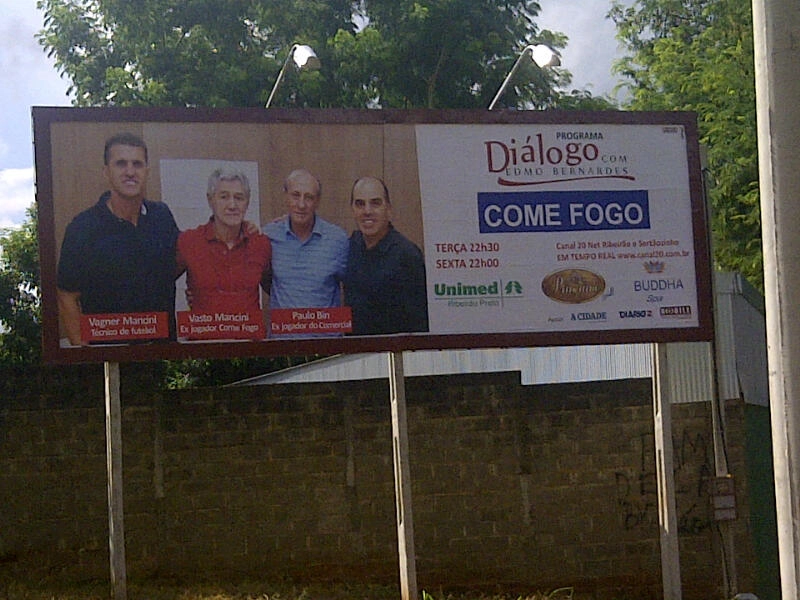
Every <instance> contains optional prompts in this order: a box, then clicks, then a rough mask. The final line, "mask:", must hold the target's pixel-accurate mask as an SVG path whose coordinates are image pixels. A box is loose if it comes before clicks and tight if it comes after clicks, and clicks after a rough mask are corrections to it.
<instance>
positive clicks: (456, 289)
mask: <svg viewBox="0 0 800 600" xmlns="http://www.w3.org/2000/svg"><path fill="white" fill-rule="evenodd" d="M433 293H434V294H436V295H437V296H451V297H456V298H463V297H465V296H499V295H500V282H498V281H492V282H491V283H483V284H477V285H474V284H468V283H461V282H458V283H456V284H452V285H448V284H446V283H437V284H434V286H433Z"/></svg>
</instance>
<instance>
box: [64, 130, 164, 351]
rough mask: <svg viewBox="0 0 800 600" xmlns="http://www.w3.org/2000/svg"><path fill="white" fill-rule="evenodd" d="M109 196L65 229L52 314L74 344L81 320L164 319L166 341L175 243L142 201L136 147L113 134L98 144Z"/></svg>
mask: <svg viewBox="0 0 800 600" xmlns="http://www.w3.org/2000/svg"><path fill="white" fill-rule="evenodd" d="M103 162H104V167H103V174H104V175H105V177H106V179H107V181H108V185H109V190H108V191H106V192H104V193H103V194H102V195H101V196H100V199H99V200H98V201H97V204H95V205H94V206H92V207H91V208H88V209H86V210H85V211H83V212H81V213H80V214H78V215H77V216H76V217H75V218H74V219H73V220H72V222H71V223H70V224H69V225H68V226H67V230H66V233H65V234H64V242H63V244H62V246H61V255H60V258H59V263H58V282H57V285H58V289H57V294H58V307H59V315H60V317H61V321H62V324H63V326H64V331H65V334H66V336H67V338H68V339H69V342H70V343H71V344H73V345H79V344H81V331H80V319H81V315H83V314H98V313H141V312H166V313H167V314H168V318H169V323H170V333H171V334H174V311H175V275H176V263H175V244H176V240H177V238H178V227H177V225H176V224H175V219H174V218H173V216H172V212H171V211H170V210H169V207H168V206H167V205H166V204H164V203H162V202H152V201H150V200H146V199H145V197H144V195H145V187H146V184H147V175H148V170H149V168H148V163H147V146H146V145H145V143H144V141H143V140H142V139H141V138H139V137H137V136H135V135H133V134H130V133H121V134H118V135H115V136H113V137H111V138H109V139H108V140H107V141H106V144H105V149H104V153H103Z"/></svg>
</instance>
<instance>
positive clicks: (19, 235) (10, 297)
mask: <svg viewBox="0 0 800 600" xmlns="http://www.w3.org/2000/svg"><path fill="white" fill-rule="evenodd" d="M37 224H38V216H37V212H36V206H35V205H33V206H31V207H30V208H29V209H28V210H27V218H26V220H25V222H24V223H23V224H22V226H21V227H19V228H10V229H3V230H0V299H2V303H0V365H17V364H27V363H31V362H37V361H38V360H39V357H40V356H41V343H40V339H41V326H40V319H39V316H40V310H39V309H40V307H39V302H40V298H39V281H40V278H39V244H38V238H37Z"/></svg>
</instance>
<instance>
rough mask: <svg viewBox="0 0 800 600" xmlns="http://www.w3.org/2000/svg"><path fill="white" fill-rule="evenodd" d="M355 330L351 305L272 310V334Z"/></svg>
mask: <svg viewBox="0 0 800 600" xmlns="http://www.w3.org/2000/svg"><path fill="white" fill-rule="evenodd" d="M351 331H353V317H352V313H351V311H350V307H349V306H341V307H336V308H276V309H274V310H272V311H270V335H273V336H280V335H341V334H343V333H350V332H351Z"/></svg>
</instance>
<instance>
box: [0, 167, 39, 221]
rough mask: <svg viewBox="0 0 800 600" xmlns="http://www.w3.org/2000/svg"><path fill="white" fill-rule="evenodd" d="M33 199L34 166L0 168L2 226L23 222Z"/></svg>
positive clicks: (0, 219)
mask: <svg viewBox="0 0 800 600" xmlns="http://www.w3.org/2000/svg"><path fill="white" fill-rule="evenodd" d="M33 200H34V191H33V168H27V169H0V227H12V226H15V225H19V224H20V223H22V221H24V220H25V210H26V209H27V208H28V207H29V206H30V205H31V204H33Z"/></svg>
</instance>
